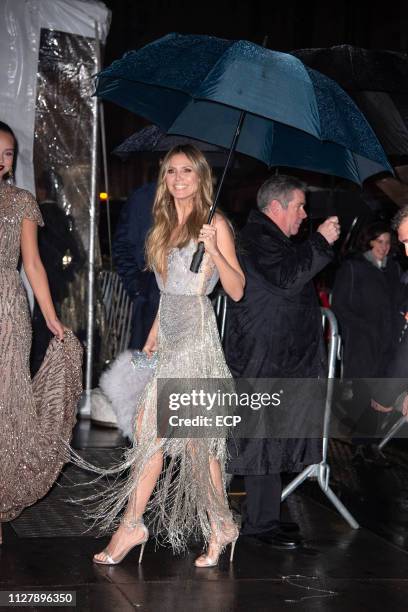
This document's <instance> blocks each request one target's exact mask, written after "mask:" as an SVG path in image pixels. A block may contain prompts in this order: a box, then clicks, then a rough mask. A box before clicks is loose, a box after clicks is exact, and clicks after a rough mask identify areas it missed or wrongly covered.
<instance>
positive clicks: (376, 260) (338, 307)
mask: <svg viewBox="0 0 408 612" xmlns="http://www.w3.org/2000/svg"><path fill="white" fill-rule="evenodd" d="M390 249H391V229H390V227H389V226H388V225H387V224H385V223H383V222H375V223H372V224H370V225H368V226H367V227H366V228H365V229H364V230H363V232H362V235H361V238H360V241H359V252H358V253H357V254H354V255H352V256H351V257H349V258H347V259H345V260H344V261H343V263H342V264H341V266H340V268H339V270H338V271H337V274H336V278H335V282H334V286H333V302H332V307H333V311H334V313H335V315H336V317H337V319H338V321H339V328H340V334H341V338H342V341H343V377H344V379H345V380H346V381H348V382H349V383H351V389H352V393H353V406H354V408H356V409H357V410H358V412H359V414H355V415H354V416H353V418H354V419H355V420H356V423H357V428H358V430H360V431H363V430H366V431H367V433H369V432H370V431H371V430H373V431H374V429H375V421H376V415H375V413H373V412H372V410H371V408H370V397H371V393H370V390H369V387H368V386H367V384H366V382H365V381H363V380H360V379H363V378H383V377H385V376H386V371H387V367H388V364H389V362H390V359H391V356H392V354H393V351H394V349H395V347H396V344H397V341H398V336H399V330H400V329H401V327H402V323H403V317H402V316H401V314H400V312H401V311H402V310H403V309H404V311H405V309H406V304H404V302H405V300H406V297H405V293H406V292H405V285H404V284H403V283H402V282H401V276H402V271H401V268H400V266H399V264H398V263H397V261H396V260H395V259H394V258H393V257H392V255H391V254H390ZM360 411H361V412H360ZM356 443H357V449H356V454H355V460H366V461H375V462H377V463H383V464H384V466H385V464H386V462H385V459H384V458H383V457H381V455H379V454H378V452H377V451H376V448H375V447H373V446H371V445H370V444H369V443H367V441H366V440H365V439H363V438H362V439H361V440H360V439H356Z"/></svg>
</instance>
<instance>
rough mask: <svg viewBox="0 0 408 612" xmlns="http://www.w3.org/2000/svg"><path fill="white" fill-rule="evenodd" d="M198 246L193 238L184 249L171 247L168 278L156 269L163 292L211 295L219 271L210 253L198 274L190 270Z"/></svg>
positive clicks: (157, 278)
mask: <svg viewBox="0 0 408 612" xmlns="http://www.w3.org/2000/svg"><path fill="white" fill-rule="evenodd" d="M196 248H197V244H196V242H194V240H191V241H190V242H189V243H188V244H187V245H186V246H185V247H183V248H182V249H178V248H174V249H171V250H170V252H169V254H168V257H167V278H166V281H165V282H164V281H163V278H162V276H161V275H160V274H158V272H157V271H156V270H155V275H156V280H157V284H158V286H159V289H160V291H161V292H163V293H169V294H171V295H209V294H210V293H211V292H212V291H213V289H214V287H215V285H216V284H217V281H218V278H219V276H218V271H217V268H216V267H215V265H214V264H213V263H212V260H211V258H210V257H209V256H208V255H204V258H203V261H202V264H201V268H200V271H199V272H198V274H195V273H194V272H190V264H191V259H192V257H193V255H194V253H195V250H196Z"/></svg>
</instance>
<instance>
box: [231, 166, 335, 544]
mask: <svg viewBox="0 0 408 612" xmlns="http://www.w3.org/2000/svg"><path fill="white" fill-rule="evenodd" d="M305 190H306V185H305V184H304V183H303V182H301V181H299V180H298V179H296V178H294V177H290V176H284V175H277V176H274V177H272V178H270V179H268V180H267V181H266V182H265V183H264V184H263V185H262V186H261V188H260V189H259V191H258V194H257V205H258V210H253V211H251V213H250V215H249V217H248V221H247V224H246V226H245V227H244V229H243V230H242V233H241V240H240V248H239V252H240V255H239V258H240V263H241V266H242V268H243V270H244V272H245V276H246V287H245V295H244V298H243V299H242V300H241V301H240V302H237V303H232V302H230V303H229V309H228V334H227V343H226V357H227V363H228V365H229V367H230V369H231V372H232V374H233V376H234V377H235V378H318V377H324V376H325V375H326V356H325V347H324V341H323V336H322V325H321V314H320V308H319V303H318V299H317V294H316V290H315V287H314V284H313V278H314V276H315V275H316V274H317V273H318V272H320V271H321V270H322V269H323V268H324V267H325V266H326V265H327V264H328V263H329V262H330V261H331V259H332V257H333V253H332V247H331V245H332V243H333V242H334V241H335V240H337V238H338V236H339V232H340V227H339V223H338V219H337V217H331V218H329V219H327V220H326V221H325V222H324V223H322V225H320V226H319V228H318V230H317V232H316V233H314V234H312V235H311V236H310V238H309V239H307V240H305V241H303V242H301V243H297V244H296V243H294V242H293V241H292V240H291V237H292V236H295V235H296V234H297V233H298V231H299V228H300V225H301V223H302V221H303V220H304V219H305V218H306V216H307V215H306V212H305V210H304V207H305ZM299 402H302V397H299ZM320 448H321V444H319V443H318V440H316V439H315V440H312V439H309V440H305V439H299V438H297V439H271V438H264V439H259V438H258V439H241V440H233V443H232V444H231V445H230V452H231V461H230V464H229V467H228V472H229V473H232V474H237V475H238V474H239V475H244V477H245V478H244V480H245V488H246V493H247V495H246V501H245V504H244V509H243V524H242V534H243V535H252V536H255V537H258V538H259V539H261V540H262V541H267V542H268V543H270V544H271V545H274V546H277V547H280V548H295V547H296V546H297V545H298V544H299V543H300V541H301V540H300V537H299V535H297V534H296V533H295V532H289V526H288V525H286V527H287V529H284V527H285V525H284V524H281V523H280V498H281V492H282V485H281V472H297V471H300V470H302V469H303V468H304V467H305V466H306V465H309V464H312V463H316V462H318V461H320V459H321V457H320Z"/></svg>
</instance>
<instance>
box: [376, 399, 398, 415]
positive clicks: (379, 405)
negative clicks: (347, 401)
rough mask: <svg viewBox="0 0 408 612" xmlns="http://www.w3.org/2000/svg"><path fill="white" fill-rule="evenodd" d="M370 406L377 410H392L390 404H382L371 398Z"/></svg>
mask: <svg viewBox="0 0 408 612" xmlns="http://www.w3.org/2000/svg"><path fill="white" fill-rule="evenodd" d="M371 408H374V410H376V411H377V412H391V410H393V407H392V406H383V405H382V404H379V403H378V402H376V401H375V400H373V399H372V400H371Z"/></svg>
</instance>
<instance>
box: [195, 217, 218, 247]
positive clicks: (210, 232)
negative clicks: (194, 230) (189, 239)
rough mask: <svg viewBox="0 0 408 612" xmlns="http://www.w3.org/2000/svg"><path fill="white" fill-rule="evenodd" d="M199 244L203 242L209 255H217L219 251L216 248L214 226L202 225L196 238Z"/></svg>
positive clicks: (215, 230) (215, 229)
mask: <svg viewBox="0 0 408 612" xmlns="http://www.w3.org/2000/svg"><path fill="white" fill-rule="evenodd" d="M198 240H199V241H200V242H204V246H205V251H206V253H208V254H209V255H218V254H219V252H220V251H219V249H218V246H217V228H216V227H215V226H214V225H208V223H204V225H203V227H202V228H201V230H200V234H199V236H198Z"/></svg>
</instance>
